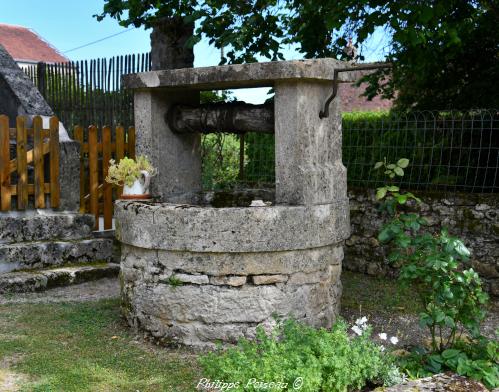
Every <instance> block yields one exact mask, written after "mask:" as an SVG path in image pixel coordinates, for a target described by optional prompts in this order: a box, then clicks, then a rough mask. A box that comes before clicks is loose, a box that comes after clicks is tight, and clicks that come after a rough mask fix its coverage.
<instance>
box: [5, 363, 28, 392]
mask: <svg viewBox="0 0 499 392" xmlns="http://www.w3.org/2000/svg"><path fill="white" fill-rule="evenodd" d="M21 358H22V356H21V355H11V356H5V357H3V358H2V359H0V391H2V392H15V391H19V390H20V389H21V387H22V386H23V385H26V383H27V382H29V381H30V377H29V376H27V375H26V374H22V373H18V372H16V371H14V370H13V369H12V367H13V366H14V365H15V364H16V363H17V362H19V361H20V360H21Z"/></svg>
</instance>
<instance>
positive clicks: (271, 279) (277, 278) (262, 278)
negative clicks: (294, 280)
mask: <svg viewBox="0 0 499 392" xmlns="http://www.w3.org/2000/svg"><path fill="white" fill-rule="evenodd" d="M252 280H253V284H256V285H263V284H275V283H285V282H287V280H288V276H287V275H255V276H253V277H252Z"/></svg>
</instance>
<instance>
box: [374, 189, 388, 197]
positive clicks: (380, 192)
mask: <svg viewBox="0 0 499 392" xmlns="http://www.w3.org/2000/svg"><path fill="white" fill-rule="evenodd" d="M386 191H387V189H386V187H382V188H378V190H377V191H376V199H378V200H381V199H382V198H384V197H385V196H386Z"/></svg>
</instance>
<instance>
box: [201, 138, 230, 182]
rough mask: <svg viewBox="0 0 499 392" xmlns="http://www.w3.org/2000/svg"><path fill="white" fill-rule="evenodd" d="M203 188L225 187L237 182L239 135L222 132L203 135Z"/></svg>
mask: <svg viewBox="0 0 499 392" xmlns="http://www.w3.org/2000/svg"><path fill="white" fill-rule="evenodd" d="M202 147H203V148H202V155H201V162H202V173H203V177H202V180H203V188H204V189H210V190H218V189H227V188H231V187H233V186H234V185H235V184H236V183H237V182H238V176H239V136H236V135H232V134H224V133H216V134H214V133H212V134H208V135H203V138H202Z"/></svg>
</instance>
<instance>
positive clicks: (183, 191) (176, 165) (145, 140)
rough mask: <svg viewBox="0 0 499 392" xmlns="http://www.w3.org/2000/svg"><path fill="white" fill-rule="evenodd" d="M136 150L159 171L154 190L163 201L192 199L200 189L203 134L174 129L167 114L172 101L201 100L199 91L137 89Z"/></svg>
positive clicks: (189, 101) (192, 101) (184, 201)
mask: <svg viewBox="0 0 499 392" xmlns="http://www.w3.org/2000/svg"><path fill="white" fill-rule="evenodd" d="M134 102H135V128H136V131H137V142H136V151H137V154H138V155H145V156H147V157H148V158H149V159H150V160H151V163H152V165H153V166H154V167H156V168H157V169H158V174H157V175H156V177H154V179H153V181H152V182H151V193H152V195H153V196H155V197H159V198H161V199H162V200H163V201H171V200H175V201H177V202H179V203H189V202H190V201H191V197H192V195H193V194H194V193H195V192H198V191H200V190H201V185H202V184H201V137H200V135H199V134H189V135H187V134H186V135H181V134H176V133H173V132H172V131H171V130H170V128H169V126H168V122H167V121H166V119H165V115H166V113H167V112H168V109H169V107H170V105H171V104H173V103H185V104H198V103H199V93H198V92H190V91H185V90H184V91H178V92H172V91H168V92H165V91H161V90H148V91H137V92H136V93H135V101H134Z"/></svg>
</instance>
